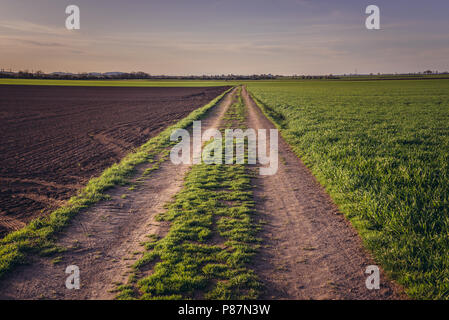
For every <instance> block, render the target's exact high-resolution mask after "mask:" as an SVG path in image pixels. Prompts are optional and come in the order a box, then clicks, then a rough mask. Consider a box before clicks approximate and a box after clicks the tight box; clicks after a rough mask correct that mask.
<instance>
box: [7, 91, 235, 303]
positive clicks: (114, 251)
mask: <svg viewBox="0 0 449 320" xmlns="http://www.w3.org/2000/svg"><path fill="white" fill-rule="evenodd" d="M231 96H232V95H231V94H228V95H227V96H226V97H225V98H224V99H223V100H222V101H221V102H220V103H219V105H217V106H216V107H214V108H213V109H212V110H211V111H210V112H209V113H208V115H207V117H206V118H205V119H203V120H202V127H203V130H206V129H207V128H216V127H217V126H218V123H219V121H220V119H221V118H222V117H223V114H224V112H225V111H226V110H227V108H228V107H229V105H230V102H231ZM149 167H151V165H150V164H145V165H142V166H140V167H139V168H138V172H143V171H144V170H145V169H147V168H149ZM188 169H189V166H187V165H174V164H172V163H171V162H170V161H169V160H168V161H165V162H163V163H162V165H161V167H160V168H159V169H158V170H156V171H154V172H153V173H151V174H150V175H149V176H147V177H146V178H145V180H144V181H143V183H142V184H140V185H139V186H138V188H137V189H136V190H135V191H130V190H128V188H126V187H116V188H114V189H113V190H112V191H111V192H109V193H108V194H109V195H110V196H111V199H110V200H108V201H103V202H101V203H99V204H98V205H95V206H93V207H92V208H90V209H89V210H87V211H85V212H83V213H81V214H79V215H78V216H77V217H76V218H75V219H74V220H73V221H72V223H71V225H70V227H68V228H67V229H66V231H65V232H64V234H63V235H61V237H60V240H59V242H58V245H60V246H63V247H66V248H68V250H67V252H65V253H63V254H61V257H62V260H61V261H60V262H58V263H54V262H53V259H54V257H52V258H41V257H34V259H33V262H32V263H31V264H30V265H27V266H22V267H19V268H17V269H15V270H14V272H13V273H12V274H10V275H8V276H7V277H6V279H4V280H2V281H1V282H0V299H40V298H45V299H113V298H114V297H115V295H116V294H115V293H112V292H110V290H111V289H114V288H116V284H117V283H125V282H126V280H127V278H128V272H129V271H130V266H131V265H132V264H133V262H134V261H135V260H137V258H139V257H140V256H141V255H139V254H137V253H138V252H139V251H143V247H142V245H141V244H140V243H141V242H143V241H145V240H148V239H147V238H146V236H147V235H148V234H157V235H160V236H163V235H164V234H165V232H166V231H167V225H165V224H163V223H161V222H156V221H155V219H154V218H155V216H156V215H157V214H158V213H160V212H161V211H163V209H164V208H163V206H164V204H165V203H167V202H168V201H169V200H170V199H171V198H172V197H173V196H174V195H175V194H176V193H177V191H179V190H180V188H181V187H182V183H183V178H184V176H185V174H186V172H187V170H188ZM140 176H141V175H140V174H139V173H137V174H136V176H135V178H139V177H140ZM123 194H127V197H126V198H123V197H122V195H123ZM72 264H74V265H77V266H78V267H79V268H80V278H81V284H82V285H81V289H80V290H68V289H67V288H66V287H65V279H66V278H67V276H68V275H67V274H65V268H66V267H67V266H68V265H72Z"/></svg>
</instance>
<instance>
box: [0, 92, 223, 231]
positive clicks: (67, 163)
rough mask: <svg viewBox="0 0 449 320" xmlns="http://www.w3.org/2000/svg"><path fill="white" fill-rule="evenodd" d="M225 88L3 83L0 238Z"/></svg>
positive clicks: (51, 207) (0, 107)
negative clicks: (23, 84) (8, 84)
mask: <svg viewBox="0 0 449 320" xmlns="http://www.w3.org/2000/svg"><path fill="white" fill-rule="evenodd" d="M225 89H226V88H225V87H215V88H214V87H208V88H126V87H120V88H117V87H64V86H61V87H57V86H7V85H0V97H1V98H0V136H1V137H2V138H1V142H0V237H2V236H3V235H5V234H6V233H7V232H9V231H11V230H17V229H19V228H21V227H23V226H24V225H25V224H26V223H27V222H29V221H30V220H31V219H32V218H35V217H36V216H40V215H45V214H46V213H48V212H49V211H50V210H51V209H54V208H55V207H57V206H59V205H61V203H63V201H64V200H66V199H68V198H69V197H70V196H72V195H73V194H75V193H76V191H77V190H79V189H80V188H81V187H82V186H83V185H84V184H85V183H86V182H87V181H88V180H89V179H90V178H91V177H93V176H98V175H99V174H100V173H101V172H102V171H103V170H104V169H105V168H107V167H109V166H110V165H111V164H113V163H114V162H117V161H119V160H120V159H121V158H122V157H123V156H124V155H125V154H126V153H128V152H130V151H131V150H132V149H133V148H135V147H137V146H139V145H141V144H143V143H144V142H145V141H146V140H148V139H149V138H150V137H152V136H154V135H156V134H157V133H159V132H160V131H161V130H162V129H164V128H165V127H167V126H168V125H170V124H172V123H173V122H175V121H178V120H179V119H181V118H184V117H185V116H186V115H188V114H189V113H190V112H191V111H193V110H194V109H196V108H198V107H201V106H203V105H205V104H206V103H208V102H209V101H210V100H212V99H213V98H215V97H216V96H218V95H219V94H220V93H222V92H223V91H224V90H225Z"/></svg>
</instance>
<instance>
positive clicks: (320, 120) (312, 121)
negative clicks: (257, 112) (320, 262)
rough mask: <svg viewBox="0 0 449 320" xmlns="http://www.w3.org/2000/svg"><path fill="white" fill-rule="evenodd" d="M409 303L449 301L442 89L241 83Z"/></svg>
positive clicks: (448, 127) (448, 186)
mask: <svg viewBox="0 0 449 320" xmlns="http://www.w3.org/2000/svg"><path fill="white" fill-rule="evenodd" d="M248 89H249V91H250V92H251V93H252V94H253V95H254V97H255V98H256V99H257V102H258V103H259V105H260V106H261V107H262V108H263V109H264V112H265V114H266V115H267V116H269V117H270V118H271V119H272V120H273V121H274V122H275V123H276V124H277V126H278V127H279V129H280V130H281V133H282V135H283V137H284V138H285V139H286V140H287V141H288V143H289V144H290V145H291V146H292V148H293V149H294V151H295V153H296V154H297V155H298V156H300V157H301V158H302V159H303V161H304V162H305V163H306V165H307V166H308V167H309V168H310V169H311V170H312V172H313V173H314V175H315V176H316V177H317V178H318V180H319V181H320V183H321V184H323V185H324V186H325V187H326V189H327V191H328V192H329V193H330V195H331V197H332V198H333V199H334V200H335V202H336V203H337V204H338V205H339V208H340V209H341V211H342V212H343V213H344V214H345V215H346V216H347V217H348V218H349V219H350V220H351V222H352V223H353V225H354V226H355V227H356V228H357V229H358V230H359V232H360V234H361V236H362V238H363V240H364V242H365V245H366V246H367V247H368V248H370V249H371V250H372V252H373V253H374V255H375V257H376V260H377V261H379V263H381V265H382V266H383V268H384V269H386V271H387V273H388V274H389V275H390V276H391V277H392V278H394V279H396V280H397V281H398V282H399V283H400V284H402V285H404V287H405V288H406V290H407V293H408V294H409V295H410V296H411V297H412V298H422V299H448V298H449V80H416V81H413V80H404V81H344V82H343V81H309V82H306V81H298V82H295V81H288V82H266V83H263V82H260V83H248Z"/></svg>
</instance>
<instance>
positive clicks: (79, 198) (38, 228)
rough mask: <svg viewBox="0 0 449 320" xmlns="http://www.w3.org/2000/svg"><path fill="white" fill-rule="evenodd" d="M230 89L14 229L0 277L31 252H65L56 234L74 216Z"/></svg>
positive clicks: (1, 258)
mask: <svg viewBox="0 0 449 320" xmlns="http://www.w3.org/2000/svg"><path fill="white" fill-rule="evenodd" d="M230 90H232V88H231V89H228V90H227V91H225V92H224V93H223V94H221V95H220V96H218V97H216V98H215V99H214V100H212V101H211V102H209V103H208V104H207V105H205V106H203V107H201V108H198V109H196V110H194V111H192V112H191V113H190V114H189V115H188V116H187V117H186V118H184V119H182V120H180V121H179V122H177V123H176V124H174V125H171V126H169V127H167V128H166V129H165V130H164V131H162V132H161V133H160V134H159V135H157V136H155V137H153V138H151V139H150V140H149V141H147V142H146V143H145V144H143V145H142V146H141V147H139V148H138V149H137V150H136V151H135V152H132V153H130V154H128V155H127V156H125V157H124V158H123V159H122V160H121V161H120V162H119V163H116V164H114V165H112V166H111V167H109V168H108V169H106V170H105V171H103V173H102V174H101V175H100V176H99V177H97V178H93V179H91V180H90V181H89V182H88V183H87V185H86V187H85V188H84V189H82V190H81V191H80V192H79V193H78V194H77V195H75V196H73V197H72V198H70V199H69V200H68V202H67V204H66V205H64V206H62V207H60V208H58V209H56V210H55V211H53V212H52V213H51V214H50V215H49V216H47V217H43V218H38V219H35V220H33V221H31V222H30V223H29V224H28V225H27V226H25V227H24V228H22V229H20V230H18V231H15V232H12V233H10V234H8V235H7V236H5V237H4V238H3V239H1V240H0V278H1V277H2V276H4V275H5V273H6V272H8V271H10V270H11V269H12V268H13V267H14V266H15V265H18V264H24V263H26V262H27V256H28V255H29V254H30V253H39V254H42V255H47V254H52V253H55V252H59V251H61V250H62V249H61V248H58V247H56V246H55V244H54V242H55V235H56V234H57V232H59V231H61V230H62V229H63V228H64V227H65V226H67V225H68V224H69V222H70V220H71V219H72V218H73V216H75V215H76V214H77V213H79V212H80V211H81V210H83V209H86V208H88V207H89V206H91V205H93V204H94V203H97V202H98V201H100V200H103V199H107V195H106V194H105V191H106V190H108V189H109V188H111V187H113V186H116V185H123V184H126V182H127V178H128V177H129V176H130V175H131V174H132V173H133V172H134V169H135V167H136V166H137V165H139V164H142V163H145V162H152V161H154V160H153V159H154V158H155V157H156V156H158V155H160V154H161V153H164V151H165V149H167V147H169V146H170V145H172V144H174V143H176V142H171V141H170V134H171V133H172V131H173V130H175V129H180V128H186V127H188V126H189V125H191V123H192V122H193V121H194V120H198V119H200V118H201V117H203V116H204V115H205V114H206V112H207V111H208V110H209V109H211V108H212V107H214V106H215V105H216V104H217V103H218V102H219V101H220V100H221V99H222V98H223V97H224V95H225V94H226V93H228V92H229V91H230Z"/></svg>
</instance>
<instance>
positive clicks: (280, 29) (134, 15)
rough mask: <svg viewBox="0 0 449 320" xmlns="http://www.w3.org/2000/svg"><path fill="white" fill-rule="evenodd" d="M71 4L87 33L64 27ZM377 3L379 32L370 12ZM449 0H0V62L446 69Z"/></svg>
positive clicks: (16, 66) (296, 70)
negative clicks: (367, 11) (368, 24)
mask: <svg viewBox="0 0 449 320" xmlns="http://www.w3.org/2000/svg"><path fill="white" fill-rule="evenodd" d="M68 5H77V6H78V7H79V8H80V23H81V28H80V30H67V29H66V27H65V20H66V18H67V17H68V15H67V14H66V13H65V9H66V7H67V6H68ZM368 5H377V6H378V7H379V8H380V30H367V29H366V27H365V20H366V18H367V17H368V15H367V14H365V9H366V7H367V6H368ZM448 17H449V1H447V0H426V1H422V0H370V1H364V0H339V1H335V0H238V1H235V0H160V1H159V0H158V1H156V0H146V1H144V0H127V1H120V0H95V1H92V0H69V1H67V0H0V68H4V69H7V70H9V69H12V70H15V71H18V70H25V69H28V70H30V71H31V70H34V71H36V70H42V71H44V72H54V71H60V72H74V73H78V72H108V71H122V72H131V71H143V72H147V73H150V74H167V75H199V74H231V73H233V74H262V73H265V74H268V73H271V74H283V75H292V74H298V75H302V74H349V73H356V72H357V73H358V74H366V73H379V72H380V73H394V72H398V73H405V72H420V71H421V72H422V71H425V70H428V69H430V70H438V71H448V70H449V18H448Z"/></svg>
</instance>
